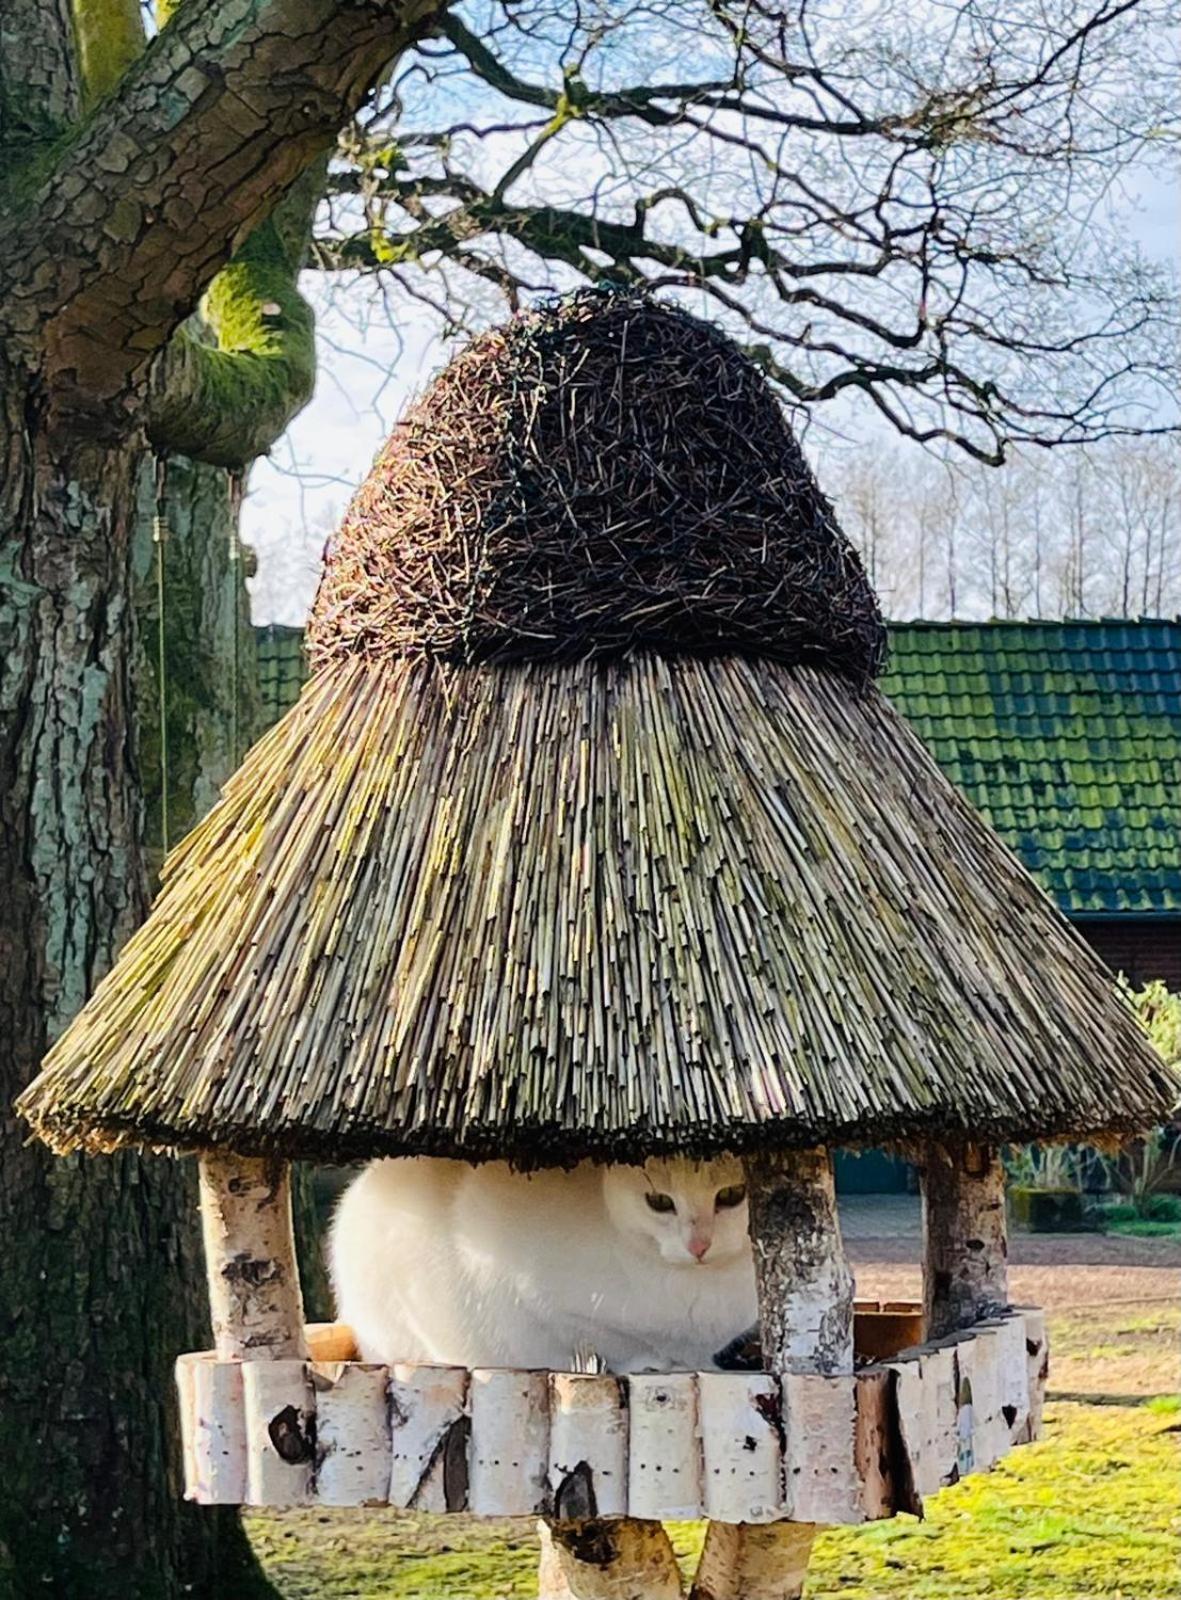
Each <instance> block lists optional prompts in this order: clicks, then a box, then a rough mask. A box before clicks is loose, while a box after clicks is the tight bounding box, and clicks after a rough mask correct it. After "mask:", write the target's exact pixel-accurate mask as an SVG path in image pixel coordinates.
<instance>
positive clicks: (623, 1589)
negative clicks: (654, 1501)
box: [538, 1517, 682, 1600]
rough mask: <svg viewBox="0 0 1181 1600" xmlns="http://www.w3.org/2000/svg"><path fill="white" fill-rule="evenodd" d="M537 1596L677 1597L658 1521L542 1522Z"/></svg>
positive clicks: (572, 1599)
mask: <svg viewBox="0 0 1181 1600" xmlns="http://www.w3.org/2000/svg"><path fill="white" fill-rule="evenodd" d="M538 1531H539V1533H540V1536H541V1570H540V1581H539V1586H538V1592H539V1594H540V1597H541V1600H682V1589H681V1574H680V1571H679V1569H678V1567H677V1562H676V1557H675V1556H674V1555H673V1548H672V1545H671V1544H670V1543H669V1538H668V1534H667V1533H666V1532H665V1531H664V1527H663V1524H661V1523H659V1522H642V1521H640V1520H639V1519H638V1518H637V1517H620V1518H619V1519H618V1520H616V1521H611V1522H604V1521H601V1520H593V1521H587V1522H553V1521H549V1522H542V1523H541V1524H540V1525H539V1529H538Z"/></svg>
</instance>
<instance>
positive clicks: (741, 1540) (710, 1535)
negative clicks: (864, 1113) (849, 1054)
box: [692, 1150, 853, 1600]
mask: <svg viewBox="0 0 1181 1600" xmlns="http://www.w3.org/2000/svg"><path fill="white" fill-rule="evenodd" d="M746 1176H747V1189H748V1193H749V1196H750V1237H751V1243H752V1245H753V1247H754V1258H755V1280H756V1285H757V1288H758V1296H759V1331H760V1336H761V1341H762V1349H763V1366H764V1368H765V1369H766V1371H768V1372H771V1373H774V1374H775V1375H776V1376H778V1377H780V1378H783V1377H787V1376H788V1375H790V1374H795V1373H827V1374H830V1375H834V1374H844V1373H849V1374H851V1373H852V1371H853V1277H852V1274H851V1273H850V1271H849V1266H848V1263H847V1261H846V1260H845V1252H844V1248H843V1246H842V1243H841V1229H840V1222H839V1220H838V1217H837V1205H836V1191H835V1188H834V1186H833V1176H832V1161H831V1158H830V1156H829V1153H828V1151H827V1150H784V1151H765V1152H759V1153H757V1154H755V1155H752V1156H748V1157H747V1158H746ZM815 1537H816V1528H815V1526H814V1525H813V1524H812V1523H808V1522H774V1523H769V1524H767V1525H765V1526H760V1525H757V1524H754V1523H734V1524H727V1523H720V1522H711V1523H710V1525H709V1529H708V1531H707V1533H706V1536H705V1547H704V1549H703V1550H702V1552H701V1563H700V1565H699V1567H698V1569H697V1576H696V1578H695V1580H694V1584H693V1591H692V1600H796V1597H797V1596H798V1595H800V1594H802V1593H803V1587H804V1579H805V1576H806V1574H807V1571H808V1559H809V1556H810V1554H811V1550H812V1541H813V1540H814V1538H815Z"/></svg>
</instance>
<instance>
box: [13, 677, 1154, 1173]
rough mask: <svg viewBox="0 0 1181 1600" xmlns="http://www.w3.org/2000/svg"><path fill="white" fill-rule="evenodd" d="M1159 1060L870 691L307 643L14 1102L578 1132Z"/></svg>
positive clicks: (1035, 1120) (935, 1110)
mask: <svg viewBox="0 0 1181 1600" xmlns="http://www.w3.org/2000/svg"><path fill="white" fill-rule="evenodd" d="M1176 1098H1177V1084H1176V1080H1175V1079H1174V1077H1173V1076H1172V1074H1171V1073H1169V1072H1168V1071H1167V1070H1166V1068H1165V1067H1164V1066H1163V1064H1162V1063H1161V1062H1160V1061H1159V1059H1158V1058H1157V1057H1156V1056H1155V1055H1154V1054H1153V1052H1152V1051H1151V1050H1150V1049H1149V1047H1148V1044H1147V1042H1146V1040H1145V1038H1144V1036H1143V1034H1142V1033H1141V1031H1140V1029H1139V1027H1138V1025H1137V1024H1136V1022H1135V1020H1134V1018H1133V1017H1132V1015H1131V1014H1130V1012H1129V1011H1128V1009H1127V1008H1126V1006H1125V1005H1124V1004H1123V1002H1122V1001H1121V1000H1120V999H1119V998H1118V997H1117V995H1116V993H1115V990H1114V985H1113V983H1112V980H1111V978H1110V975H1109V974H1108V973H1107V972H1106V971H1105V969H1103V968H1102V967H1101V966H1100V964H1099V963H1098V961H1097V960H1096V959H1095V958H1094V956H1093V955H1092V954H1091V953H1090V952H1089V951H1088V949H1087V947H1086V946H1085V944H1083V942H1082V940H1081V939H1080V938H1079V937H1078V936H1077V935H1076V934H1075V933H1074V932H1073V931H1072V930H1071V928H1070V927H1069V925H1068V924H1067V923H1066V922H1065V921H1064V919H1063V918H1062V917H1061V916H1060V914H1059V913H1058V912H1057V911H1056V910H1055V908H1054V907H1053V905H1052V904H1051V902H1050V901H1049V900H1048V899H1047V898H1046V897H1045V895H1043V894H1042V892H1041V891H1040V890H1039V889H1038V888H1037V887H1036V886H1035V885H1034V883H1033V881H1032V880H1031V879H1030V878H1029V877H1028V875H1027V874H1026V873H1025V871H1024V869H1023V868H1022V867H1021V866H1020V865H1019V864H1018V862H1017V861H1016V860H1015V858H1014V857H1013V856H1012V855H1011V854H1010V853H1009V851H1008V850H1007V849H1006V848H1005V847H1004V846H1003V845H1002V844H1001V843H1000V841H999V840H998V839H997V838H996V837H995V835H993V834H992V833H991V832H990V830H989V829H988V828H987V827H986V825H985V824H984V823H983V822H982V820H981V819H980V818H979V816H978V815H977V814H976V813H975V812H974V811H973V810H972V809H971V807H970V806H969V805H968V804H967V803H966V802H965V801H964V800H963V798H962V797H961V796H960V795H959V794H957V793H956V791H955V790H954V789H953V788H952V787H951V785H950V784H949V783H948V782H947V780H946V779H945V778H944V777H943V776H942V774H941V773H940V772H939V769H938V768H937V767H936V766H935V764H934V762H933V761H932V760H931V758H930V757H929V756H928V755H927V754H926V752H925V751H924V749H923V747H922V746H921V744H920V743H919V741H918V739H917V737H916V736H915V735H914V734H913V732H912V731H911V730H910V729H909V727H908V726H907V725H906V724H905V723H904V722H903V720H902V719H901V718H900V717H899V716H898V714H897V713H895V712H894V711H893V710H892V709H891V708H890V707H889V705H888V703H887V702H886V701H885V700H884V699H883V697H882V696H881V695H880V694H879V693H878V691H877V690H875V689H873V688H864V689H857V688H855V687H854V686H853V685H852V684H850V683H849V682H848V680H846V679H843V678H841V677H839V676H836V675H834V674H832V673H830V672H825V671H817V670H815V669H812V668H807V667H797V668H789V667H784V666H782V665H780V664H778V663H774V662H766V661H762V662H759V661H747V660H744V659H741V658H737V657H723V658H718V659H715V660H710V661H702V660H699V659H697V658H695V657H690V656H685V657H679V658H676V659H674V660H672V661H667V660H664V659H662V658H660V657H655V656H651V655H640V656H636V657H633V658H630V659H626V660H620V661H615V662H587V661H583V662H579V663H568V664H559V663H529V664H518V665H514V666H502V667H498V668H496V669H489V668H487V667H483V668H465V669H458V670H447V671H444V670H443V669H440V668H437V667H432V666H430V665H429V664H426V663H408V662H402V663H396V662H385V663H371V662H366V661H364V660H360V661H351V662H346V663H344V664H343V665H341V666H337V667H333V668H329V669H327V670H325V671H323V672H322V673H321V674H320V675H319V676H318V677H317V678H316V679H315V680H313V681H312V683H310V684H309V686H308V687H307V689H306V690H305V691H304V695H303V697H302V699H301V700H300V702H299V704H298V705H297V706H296V707H295V708H294V709H293V710H292V711H291V712H289V713H288V715H287V716H286V717H285V718H284V720H283V721H282V722H281V723H280V724H279V725H278V726H277V727H276V728H275V729H274V730H272V732H271V733H270V734H269V735H268V736H267V737H266V738H265V739H264V740H263V741H262V743H261V744H259V745H258V746H256V748H255V749H254V751H253V752H252V753H251V754H250V756H249V757H248V758H247V760H246V762H245V764H244V765H243V767H242V768H241V769H240V770H239V772H238V773H237V774H236V776H235V777H234V778H233V780H232V781H231V783H230V784H229V786H228V788H227V791H226V794H225V797H224V799H223V800H222V802H221V803H220V804H219V806H218V807H217V808H216V809H215V810H214V811H213V812H212V813H211V814H210V816H209V817H208V818H207V819H206V820H205V822H204V823H202V824H201V825H200V827H199V828H197V829H196V830H195V832H194V833H192V834H191V835H190V836H189V838H188V839H187V840H186V841H185V843H184V844H182V845H181V846H180V848H179V849H178V850H177V851H176V852H175V853H174V854H173V856H172V858H171V860H170V862H169V864H168V868H167V872H166V877H165V886H164V891H163V893H162V896H161V898H160V901H159V903H158V905H157V906H156V908H155V910H154V911H153V913H152V915H151V917H150V919H149V920H148V922H147V923H146V925H145V926H144V927H143V928H142V929H141V930H140V932H139V933H137V934H136V935H135V937H134V938H133V939H132V940H131V942H130V944H129V945H128V947H127V950H126V952H125V953H124V955H123V957H122V958H121V960H120V961H119V963H118V964H117V966H116V967H115V969H114V971H113V972H112V973H111V974H110V975H109V976H108V977H107V979H106V980H105V981H104V983H103V984H102V985H101V986H100V988H99V989H98V991H97V993H96V994H95V996H94V998H93V999H92V1000H91V1001H90V1003H89V1004H88V1005H87V1006H86V1007H85V1008H84V1010H83V1011H82V1013H81V1014H80V1016H79V1017H78V1018H77V1019H76V1020H75V1022H74V1023H73V1024H72V1026H71V1027H70V1028H69V1029H68V1030H67V1031H66V1033H65V1034H64V1036H63V1037H62V1039H61V1040H60V1041H59V1042H58V1043H57V1045H56V1046H55V1047H54V1049H53V1051H52V1052H51V1054H50V1056H49V1058H48V1060H47V1062H46V1067H45V1070H44V1072H43V1073H42V1075H41V1077H40V1078H39V1079H38V1080H37V1082H36V1083H35V1084H34V1085H33V1086H32V1087H31V1088H30V1089H29V1090H28V1091H27V1093H26V1094H25V1096H24V1097H23V1100H22V1102H21V1109H22V1110H23V1112H24V1114H25V1115H26V1116H27V1117H28V1118H29V1119H30V1121H31V1122H32V1123H33V1125H34V1126H35V1127H36V1128H37V1130H38V1131H39V1132H40V1133H42V1134H43V1136H44V1137H46V1138H47V1139H48V1140H49V1141H50V1142H51V1143H53V1144H54V1145H55V1146H57V1147H58V1148H61V1149H69V1148H71V1147H73V1146H75V1145H87V1146H90V1147H97V1148H106V1147H108V1146H111V1145H114V1144H120V1143H125V1142H143V1143H149V1144H169V1145H176V1146H180V1147H183V1148H194V1147H200V1146H203V1145H209V1144H213V1143H219V1142H221V1143H233V1144H236V1145H238V1146H240V1147H243V1148H247V1149H256V1150H257V1149H263V1148H266V1149H273V1150H281V1151H284V1152H286V1153H287V1154H290V1155H309V1156H311V1155H314V1156H317V1157H321V1158H323V1157H330V1158H331V1157H334V1158H336V1159H346V1158H350V1157H355V1156H362V1155H371V1154H378V1153H396V1152H414V1151H432V1152H435V1153H446V1154H449V1155H466V1156H470V1157H472V1158H473V1159H479V1158H482V1157H487V1156H491V1155H495V1156H497V1157H500V1158H508V1159H514V1160H518V1161H520V1162H523V1163H536V1162H545V1163H547V1164H548V1163H553V1164H561V1163H565V1162H569V1161H574V1160H577V1159H579V1158H580V1157H583V1156H601V1157H605V1156H610V1157H612V1158H614V1159H623V1158H636V1157H640V1156H642V1155H644V1154H645V1153H647V1152H650V1151H657V1150H664V1151H667V1150H669V1149H674V1148H675V1149H683V1150H687V1151H698V1152H704V1151H705V1150H708V1149H717V1148H730V1149H742V1148H751V1147H754V1146H757V1145H762V1144H771V1143H775V1144H789V1143H814V1142H816V1141H817V1140H829V1141H834V1142H836V1141H840V1142H845V1141H850V1140H855V1139H860V1138H867V1139H883V1138H899V1139H901V1138H905V1137H906V1136H907V1135H908V1134H913V1135H915V1136H922V1135H923V1134H924V1133H928V1132H930V1133H933V1134H948V1135H952V1134H962V1133H970V1134H971V1135H972V1136H974V1137H976V1138H1021V1137H1033V1136H1039V1137H1062V1136H1082V1135H1085V1134H1091V1133H1095V1132H1102V1131H1105V1130H1113V1129H1132V1128H1136V1127H1142V1126H1145V1125H1147V1124H1149V1123H1152V1122H1154V1121H1157V1120H1160V1119H1162V1118H1163V1117H1164V1116H1165V1115H1166V1114H1167V1112H1168V1111H1169V1110H1170V1109H1171V1107H1172V1105H1173V1104H1174V1102H1175V1100H1176Z"/></svg>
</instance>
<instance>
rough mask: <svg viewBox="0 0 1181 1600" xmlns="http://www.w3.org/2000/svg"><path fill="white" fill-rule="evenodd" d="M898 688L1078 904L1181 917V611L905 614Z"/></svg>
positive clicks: (1005, 829)
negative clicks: (1106, 617)
mask: <svg viewBox="0 0 1181 1600" xmlns="http://www.w3.org/2000/svg"><path fill="white" fill-rule="evenodd" d="M890 646H891V659H890V665H889V667H888V670H887V673H886V676H885V678H884V679H883V682H882V687H883V688H884V689H885V691H886V693H887V694H888V695H890V697H891V698H892V699H893V700H894V702H895V704H896V705H897V706H898V708H899V710H901V711H902V712H903V713H904V714H905V715H906V716H907V717H908V718H909V720H910V721H911V723H912V724H913V725H914V727H915V729H916V731H917V732H918V733H919V735H920V737H921V738H922V739H923V741H924V743H925V744H926V745H927V747H928V748H929V749H930V751H931V753H932V755H934V757H935V759H936V760H937V761H938V762H939V764H940V766H941V767H942V768H943V770H944V771H945V772H946V773H947V775H948V776H949V777H950V778H951V779H952V780H953V782H955V783H956V784H958V785H959V787H960V788H961V789H963V790H964V792H965V793H966V794H967V795H968V796H969V798H970V799H971V800H972V801H973V803H974V804H975V805H976V806H977V808H978V809H979V810H980V811H982V812H983V813H984V815H985V817H987V819H988V820H989V822H991V823H992V825H993V827H994V828H995V829H996V830H997V832H998V833H999V834H1000V835H1001V836H1002V838H1004V839H1005V840H1006V841H1007V842H1008V843H1009V844H1010V845H1011V846H1012V847H1013V849H1015V850H1016V851H1017V853H1018V854H1019V855H1020V856H1021V858H1022V860H1023V861H1024V862H1025V865H1026V866H1027V867H1028V868H1029V869H1030V870H1031V871H1032V872H1033V873H1034V875H1035V876H1036V877H1037V878H1039V879H1040V881H1041V883H1042V884H1043V886H1044V887H1045V888H1046V889H1048V890H1049V892H1050V893H1051V894H1052V895H1053V896H1054V898H1055V899H1056V900H1057V901H1058V903H1059V904H1060V905H1061V907H1062V908H1063V910H1064V911H1066V912H1067V913H1068V914H1069V915H1071V916H1108V915H1112V914H1117V915H1119V914H1127V913H1133V914H1139V915H1145V914H1147V915H1160V914H1171V915H1175V916H1176V915H1181V622H1178V621H1174V622H1163V621H1155V620H1145V621H1141V622H1126V621H1110V622H1102V621H1100V622H984V623H971V622H968V623H962V622H953V623H921V622H916V623H896V624H894V625H893V626H892V627H891V629H890Z"/></svg>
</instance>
